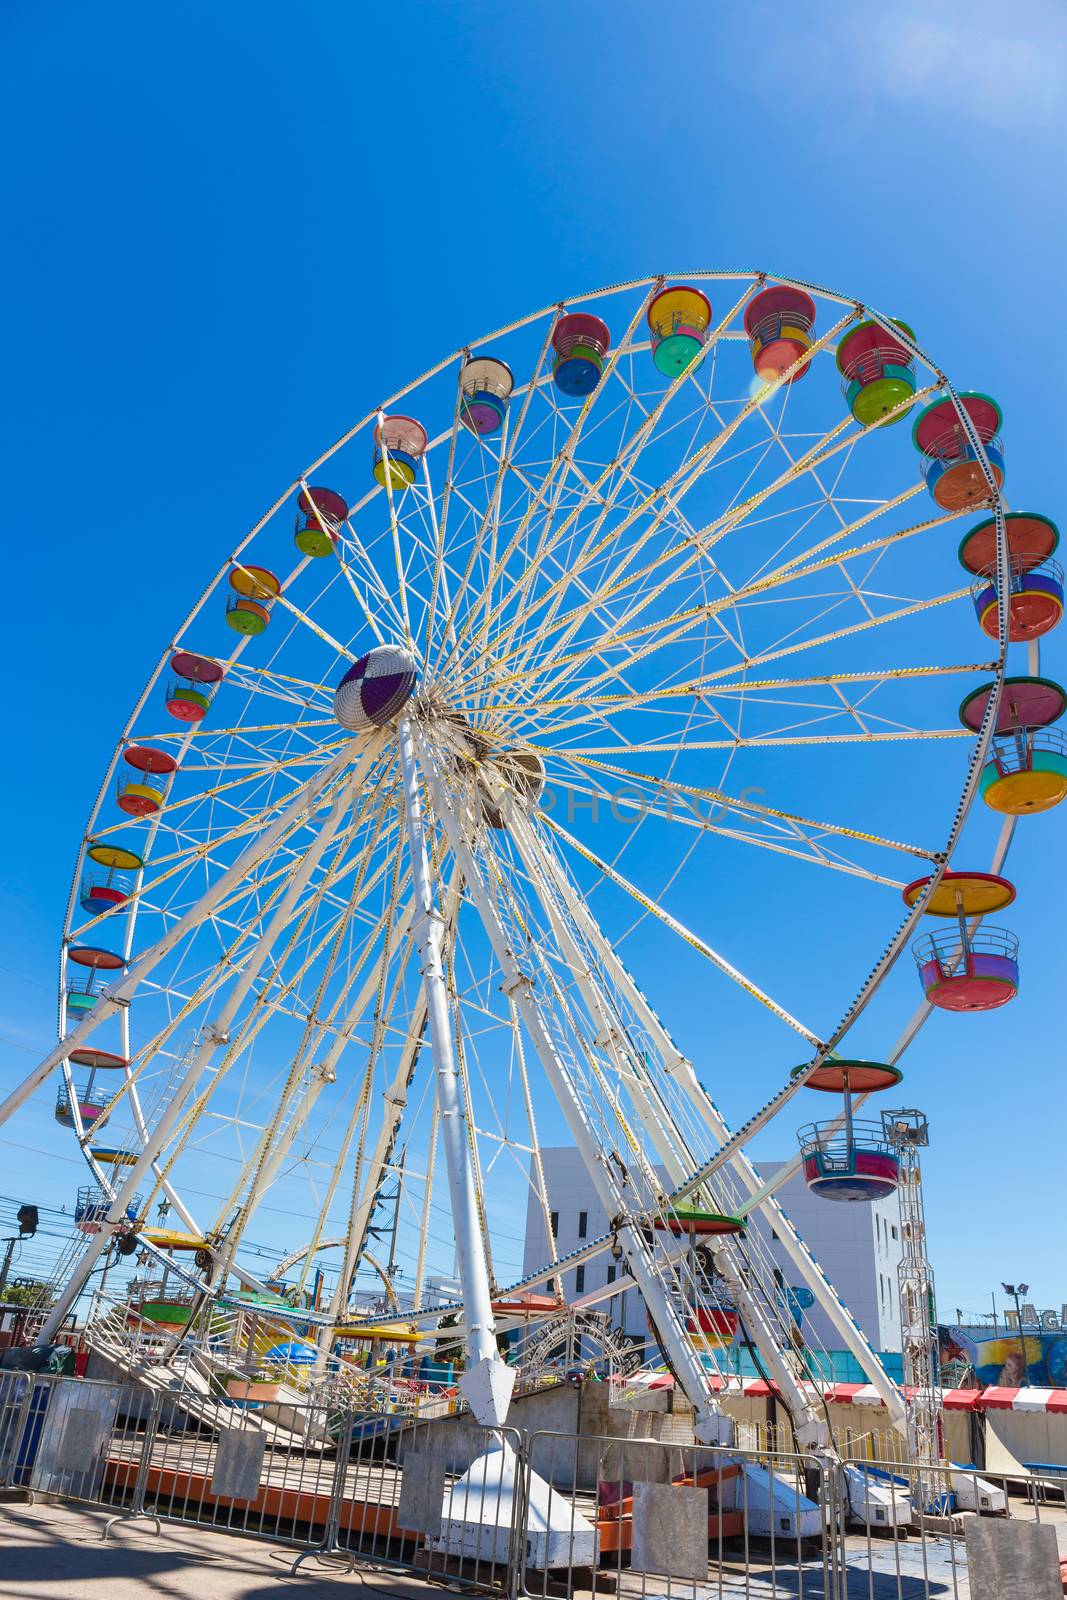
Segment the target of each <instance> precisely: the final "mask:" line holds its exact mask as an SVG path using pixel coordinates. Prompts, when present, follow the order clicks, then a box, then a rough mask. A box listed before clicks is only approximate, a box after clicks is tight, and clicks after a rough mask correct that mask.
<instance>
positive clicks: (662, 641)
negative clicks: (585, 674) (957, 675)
mask: <svg viewBox="0 0 1067 1600" xmlns="http://www.w3.org/2000/svg"><path fill="white" fill-rule="evenodd" d="M969 593H970V590H969V589H953V590H951V591H950V592H949V593H948V594H942V595H936V596H934V597H932V598H931V599H928V600H919V601H916V602H914V603H913V604H911V605H907V606H902V607H899V608H898V609H897V610H895V611H888V612H885V613H883V614H882V615H881V616H875V617H867V618H865V619H864V620H863V621H862V622H855V623H850V624H847V625H846V626H844V627H841V628H836V629H834V630H832V631H831V632H829V633H824V634H820V635H819V636H817V637H816V638H809V639H801V640H797V641H794V642H793V643H792V644H789V645H784V646H782V647H781V648H780V649H777V650H763V651H760V652H759V653H758V654H757V655H753V656H751V657H750V658H749V659H748V660H747V661H745V662H744V664H743V665H744V669H745V670H748V669H751V668H753V667H761V666H765V665H766V664H767V663H768V662H771V661H781V660H784V659H785V658H786V657H787V656H792V655H796V654H798V653H799V652H801V651H803V650H811V649H815V648H816V647H818V646H822V645H828V644H834V643H836V642H837V641H838V640H840V639H846V638H849V637H851V636H852V635H854V634H857V633H863V632H866V631H867V630H869V629H871V628H879V627H883V626H884V625H885V624H886V623H889V622H898V621H901V620H902V619H904V618H906V617H913V616H918V615H919V614H920V613H921V612H924V611H930V610H932V609H933V608H934V607H935V606H941V605H948V604H950V603H952V602H953V601H956V600H962V599H963V598H964V597H965V596H967V595H969ZM704 614H705V608H704V607H703V606H697V607H694V608H692V610H691V611H690V612H689V614H688V615H685V614H682V615H680V616H679V617H678V618H676V619H672V623H673V625H672V626H671V627H669V628H668V630H667V632H666V634H665V635H663V636H662V637H660V638H658V639H655V640H653V641H651V642H646V643H645V644H643V645H642V646H641V647H640V648H639V649H636V650H632V649H629V648H628V647H629V646H630V645H631V644H632V643H633V637H632V636H627V635H624V634H620V635H619V636H617V637H616V638H615V639H614V640H613V641H612V642H613V645H614V646H615V647H617V648H618V647H627V657H626V665H627V667H628V668H632V666H633V665H634V664H635V663H636V662H637V661H641V660H645V659H647V657H649V656H651V655H653V654H655V653H656V651H658V650H661V649H663V648H665V646H667V645H668V644H674V643H676V642H677V641H678V640H679V639H682V638H684V637H685V636H686V635H687V634H689V633H691V632H692V630H693V629H694V628H696V627H698V626H699V625H700V623H701V622H702V621H703V620H704ZM642 632H644V630H638V634H640V633H642ZM738 670H739V669H738V666H737V664H736V663H731V664H730V665H729V666H726V667H721V668H719V669H718V671H717V672H715V673H712V674H708V675H707V676H708V678H709V680H710V679H714V678H716V677H717V678H726V677H729V676H730V675H731V674H736V672H737V671H738ZM613 675H614V674H613V673H611V672H602V673H600V674H597V675H595V676H594V677H593V678H591V679H587V680H586V681H585V683H584V684H583V688H584V689H585V691H586V692H587V693H588V691H589V690H591V689H594V688H596V687H597V686H598V685H599V684H601V683H605V682H608V681H609V680H610V678H611V677H612V676H613ZM552 731H556V730H552ZM597 753H598V754H599V753H600V752H597Z"/></svg>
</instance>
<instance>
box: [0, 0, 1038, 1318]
mask: <svg viewBox="0 0 1067 1600" xmlns="http://www.w3.org/2000/svg"><path fill="white" fill-rule="evenodd" d="M964 16H966V25H964V23H963V22H962V20H961V19H962V18H963V17H964ZM0 28H2V32H3V36H4V44H5V50H4V56H5V62H6V71H5V84H4V94H3V97H2V100H0V119H2V123H3V128H2V133H3V139H4V144H5V148H6V149H7V150H8V152H9V161H8V164H7V174H6V178H5V184H6V187H7V191H8V192H7V196H6V206H5V214H6V219H7V224H8V228H7V234H8V237H7V246H6V249H5V251H4V255H3V259H2V262H0V279H2V282H3V290H4V302H5V305H6V308H7V311H8V316H7V319H6V320H7V324H8V327H7V337H6V340H5V346H6V348H5V359H4V362H3V374H2V377H0V383H2V385H3V426H2V432H0V439H2V444H0V449H3V451H4V453H5V454H6V456H7V468H6V480H7V482H8V485H9V488H8V518H7V528H8V533H7V539H6V541H5V548H6V552H7V572H6V590H7V593H6V600H7V608H6V619H5V622H6V626H5V659H6V666H7V715H6V717H5V734H6V743H7V756H8V773H9V777H8V783H7V784H6V785H5V788H4V793H3V801H2V803H3V807H4V812H5V816H4V834H3V837H4V839H5V842H6V846H7V848H6V850H5V852H4V863H3V869H2V872H3V931H2V934H0V965H2V974H0V976H2V979H3V987H4V991H5V996H6V998H5V1001H4V1005H3V1011H2V1016H0V1040H2V1043H3V1045H4V1056H3V1062H4V1066H3V1071H4V1075H5V1077H6V1078H10V1079H11V1080H14V1079H15V1078H17V1077H19V1076H21V1075H22V1074H23V1072H24V1071H25V1070H26V1069H27V1068H28V1067H29V1066H30V1065H31V1064H32V1061H33V1059H34V1056H35V1054H36V1053H37V1052H38V1051H43V1050H44V1049H45V1048H46V1047H47V1046H48V1044H49V1043H50V1030H51V1028H52V1024H53V997H54V972H55V953H56V941H57V938H58V934H59V930H60V927H61V922H62V914H63V906H64V903H65V899H66V894H67V889H68V884H69V874H70V869H71V863H72V858H73V853H74V849H75V846H76V842H77V838H78V835H79V833H80V830H81V827H82V825H83V820H84V817H85V815H86V813H87V812H88V809H89V806H90V803H91V801H92V798H93V795H94V794H95V791H96V787H97V784H98V781H99V773H100V770H101V768H102V767H103V765H104V763H105V761H106V759H107V756H108V754H109V752H110V749H111V747H112V745H113V742H114V739H115V737H116V735H117V733H118V731H119V729H120V728H121V726H122V724H123V721H124V719H125V717H126V714H127V711H128V708H129V705H130V704H131V702H132V700H133V699H134V697H135V695H136V694H137V692H138V691H139V690H140V687H141V685H142V683H143V682H144V680H145V678H146V676H147V674H148V672H149V671H150V670H151V667H152V665H153V664H154V661H155V659H156V656H157V654H158V650H159V647H160V641H161V638H162V637H163V635H165V634H166V633H167V631H168V629H169V628H170V627H171V626H172V625H173V623H174V621H175V620H176V619H177V618H178V616H179V615H180V614H183V613H184V611H185V610H186V608H187V606H188V605H189V603H190V602H191V600H192V599H193V597H194V596H195V594H197V593H198V592H199V590H200V588H201V586H202V583H203V582H204V581H206V579H207V577H208V575H209V574H210V573H211V572H212V571H213V570H214V568H215V566H216V564H217V561H218V555H219V549H220V545H221V543H222V542H223V541H224V540H225V539H227V538H229V537H230V536H231V535H230V530H232V529H234V528H242V527H245V526H247V525H248V524H250V523H251V522H252V521H253V520H254V518H255V516H256V515H258V513H259V512H260V510H261V509H262V508H263V507H264V506H265V505H266V504H267V503H268V502H269V501H270V500H271V499H273V497H274V495H275V493H276V492H277V491H278V490H279V489H280V488H281V487H283V486H284V484H285V483H287V482H288V481H289V480H290V478H291V477H292V475H293V471H294V469H295V468H296V467H298V466H299V465H301V464H302V463H303V462H305V461H306V460H308V459H310V458H311V457H312V456H313V455H315V454H317V453H318V451H319V450H320V449H321V448H322V447H323V445H324V444H325V443H326V442H328V441H330V440H332V439H333V438H335V437H336V436H337V435H338V434H339V433H341V432H342V430H343V429H344V427H345V426H346V425H347V424H348V423H349V421H350V420H351V419H352V418H353V417H354V416H355V415H357V414H361V413H362V412H363V411H365V410H366V409H367V408H368V407H369V406H370V405H371V404H372V403H374V402H375V401H376V400H377V399H378V398H379V397H380V396H381V395H384V394H386V393H388V392H389V391H390V390H392V389H393V388H395V387H396V386H397V385H398V384H399V383H401V382H402V381H404V380H406V379H407V378H409V377H411V376H413V375H414V374H416V373H417V372H419V371H421V370H422V369H423V368H424V367H426V366H427V365H429V364H430V362H431V361H433V360H435V359H437V358H438V357H439V356H441V355H443V354H445V353H447V352H448V351H449V350H451V349H454V348H455V347H457V346H458V345H460V344H462V343H463V342H465V341H466V340H467V339H469V338H472V337H475V336H477V335H479V334H481V333H482V332H484V331H485V330H486V329H489V328H491V327H494V326H496V325H497V324H499V323H503V322H506V321H508V320H509V319H510V318H511V317H513V316H516V315H519V314H520V313H522V312H524V311H526V310H529V309H532V308H534V307H536V306H539V305H542V304H544V303H547V302H550V301H552V300H554V299H555V298H557V297H558V296H561V295H565V294H572V293H575V292H577V291H579V290H581V289H583V288H592V287H595V286H596V285H598V284H606V283H610V282H614V281H616V280H619V279H625V278H629V277H632V276H636V275H639V274H642V273H645V272H658V271H663V272H666V273H670V274H672V275H674V274H678V275H681V274H684V271H685V269H686V268H697V267H705V266H709V267H711V266H715V267H720V266H721V267H728V266H749V265H751V266H757V267H767V268H769V269H771V270H778V271H781V272H783V273H787V274H790V275H795V276H797V277H800V278H809V279H811V280H813V281H816V282H824V283H827V284H829V285H832V286H834V287H836V288H840V289H843V290H846V291H850V292H854V293H855V294H856V295H857V296H858V297H861V298H863V299H866V300H869V301H870V302H871V303H873V304H876V305H878V306H881V307H883V308H885V309H886V310H888V311H890V312H892V313H896V314H900V315H903V316H905V317H906V318H907V319H908V320H909V321H910V322H911V323H912V324H913V325H914V326H915V327H916V329H917V330H919V332H920V337H921V338H922V340H923V343H924V344H925V346H926V348H927V349H928V350H929V351H930V352H931V354H933V355H934V356H935V357H936V358H938V359H939V360H940V361H941V362H942V364H943V366H944V368H945V370H946V371H948V372H949V373H950V374H951V375H952V376H953V378H954V380H955V381H956V382H957V383H958V384H960V385H962V386H965V387H967V386H973V387H976V388H980V389H984V390H988V391H990V392H992V393H994V394H995V395H996V396H997V397H998V398H999V400H1000V401H1001V403H1002V405H1003V407H1004V411H1005V428H1004V434H1005V439H1006V442H1007V447H1008V452H1009V488H1010V490H1011V492H1012V495H1013V498H1014V503H1016V504H1025V505H1028V506H1031V507H1033V508H1034V509H1041V510H1044V511H1046V512H1048V513H1049V514H1051V515H1052V516H1054V517H1057V516H1059V515H1060V513H1061V512H1062V508H1063V507H1062V502H1063V494H1062V466H1061V462H1062V448H1061V446H1062V439H1063V437H1064V432H1065V424H1067V417H1065V414H1064V412H1065V407H1064V382H1063V368H1064V359H1065V354H1067V346H1065V341H1064V339H1063V336H1062V313H1061V310H1060V306H1061V300H1062V261H1063V258H1064V250H1065V244H1067V240H1065V237H1064V234H1065V223H1064V213H1063V208H1062V206H1061V205H1060V204H1059V201H1058V197H1059V196H1060V195H1062V192H1063V179H1064V141H1063V133H1062V118H1061V107H1062V103H1063V97H1064V91H1065V88H1067V67H1065V61H1064V46H1063V37H1062V35H1063V29H1062V9H1061V8H1060V7H1059V6H1056V5H1052V4H1049V5H1042V4H1035V3H1030V0H1023V3H1021V4H1017V5H1015V6H1014V7H1012V8H1011V9H1010V11H1005V10H1004V8H1002V7H993V6H991V5H987V4H985V3H982V4H977V5H972V6H969V7H967V8H966V11H964V8H962V7H958V6H942V5H937V4H925V5H919V4H914V5H912V4H910V3H902V0H895V3H889V4H885V5H882V6H880V7H879V8H878V10H877V15H875V14H874V12H873V8H866V7H855V6H851V5H847V4H842V5H837V4H832V3H820V4H806V5H805V4H801V5H796V6H792V7H790V8H788V10H785V9H783V8H782V7H780V6H777V5H762V4H756V3H745V4H733V3H726V4H716V5H708V4H706V3H705V4H699V3H694V0H682V3H679V4H676V5H675V6H673V7H672V8H671V12H670V21H669V24H668V23H665V21H664V13H663V12H662V10H661V9H659V8H654V7H648V6H645V5H643V4H636V3H630V0H624V3H621V4H620V3H613V4H608V3H598V0H586V3H578V4H571V5H566V6H565V5H563V4H547V3H537V0H532V3H528V4H526V5H524V6H522V7H521V8H520V7H513V6H499V5H493V4H488V3H483V0H467V3H463V4H460V3H455V4H444V3H434V0H428V3H423V4H418V5H414V4H397V3H394V4H392V5H391V6H389V7H380V8H370V7H362V6H359V7H357V6H351V5H347V4H343V3H335V4H327V3H318V4H308V5H304V6H299V7H297V6H287V5H281V4H267V3H259V4H254V5H253V4H241V3H237V0H235V3H232V4H230V5H227V6H225V7H217V6H206V5H195V4H194V5H188V6H184V7H181V8H168V7H161V6H154V7H144V6H141V5H137V4H122V3H113V4H111V5H109V6H107V7H103V8H92V9H87V8H85V7H84V6H81V5H78V4H58V3H56V4H52V5H50V6H47V7H45V6H36V7H34V6H26V5H23V6H13V7H9V8H8V9H7V10H6V12H5V15H4V19H3V22H2V24H0ZM1061 520H1062V519H1061ZM222 529H224V530H227V531H226V532H220V530H222ZM1046 661H1047V664H1048V670H1049V671H1050V672H1051V673H1052V675H1054V676H1060V677H1067V661H1064V659H1063V644H1062V641H1061V639H1060V638H1058V637H1054V638H1053V639H1052V641H1051V643H1050V647H1049V650H1048V653H1047V657H1046ZM1057 668H1058V670H1057ZM1062 851H1063V825H1062V820H1061V818H1060V817H1059V816H1057V815H1055V814H1053V815H1052V816H1049V817H1044V818H1037V819H1033V820H1031V821H1029V822H1024V823H1023V824H1022V826H1021V829H1020V833H1019V835H1018V842H1017V844H1016V847H1015V850H1014V852H1013V857H1012V863H1011V866H1012V870H1013V872H1014V874H1015V876H1016V877H1017V879H1018V881H1019V885H1020V891H1021V893H1020V900H1019V902H1018V904H1017V906H1015V907H1013V909H1012V912H1011V918H1010V920H1011V923H1012V925H1013V926H1014V927H1015V929H1016V931H1017V932H1018V933H1019V934H1020V937H1021V938H1022V940H1023V960H1024V989H1023V993H1022V994H1021V996H1020V998H1019V1000H1018V1001H1017V1002H1016V1003H1015V1004H1014V1005H1012V1006H1011V1007H1009V1008H1008V1009H1007V1010H1006V1011H1005V1012H1002V1013H1000V1014H998V1015H997V1016H995V1017H991V1018H986V1019H981V1020H980V1021H979V1020H977V1019H969V1018H967V1019H951V1018H946V1019H940V1018H938V1019H935V1022H934V1024H933V1025H932V1026H931V1028H929V1029H928V1030H927V1033H926V1034H925V1035H924V1037H923V1044H922V1047H921V1051H919V1052H916V1056H915V1057H914V1058H913V1067H914V1075H913V1077H911V1078H909V1083H910V1084H913V1085H914V1095H913V1096H912V1098H914V1099H915V1100H917V1101H918V1102H919V1103H920V1104H922V1105H923V1106H924V1107H925V1109H926V1110H927V1112H928V1113H929V1115H930V1118H931V1123H932V1125H933V1137H934V1146H933V1148H932V1150H931V1156H930V1160H929V1162H928V1183H927V1187H928V1191H929V1205H930V1212H931V1216H930V1224H931V1237H932V1241H933V1247H934V1252H935V1265H936V1268H937V1272H938V1278H939V1291H940V1298H941V1303H942V1310H943V1311H944V1312H947V1311H948V1310H949V1309H950V1308H952V1307H954V1306H956V1305H959V1306H962V1307H964V1308H971V1307H976V1308H978V1307H981V1306H982V1305H984V1304H986V1303H987V1297H988V1290H989V1288H990V1286H991V1285H993V1284H995V1283H998V1282H999V1280H1000V1278H1001V1277H1007V1278H1018V1277H1023V1278H1025V1279H1026V1280H1027V1281H1029V1283H1030V1284H1031V1285H1032V1286H1033V1290H1034V1294H1035V1296H1036V1298H1037V1300H1038V1301H1039V1302H1040V1303H1041V1304H1042V1305H1044V1304H1057V1305H1058V1304H1059V1301H1060V1299H1062V1298H1064V1294H1063V1292H1062V1291H1064V1290H1065V1288H1067V1285H1065V1284H1064V1281H1063V1279H1062V1276H1061V1275H1060V1274H1059V1272H1058V1271H1057V1262H1058V1260H1059V1259H1060V1258H1061V1256H1062V1249H1061V1248H1060V1246H1061V1236H1060V1217H1061V1213H1062V1204H1060V1203H1059V1202H1058V1199H1057V1196H1058V1194H1059V1190H1058V1187H1057V1186H1058V1183H1059V1179H1060V1173H1061V1170H1062V1160H1063V1149H1062V1118H1061V1115H1060V1108H1061V1107H1062V1098H1063V1097H1062V1088H1061V1072H1062V1069H1061V1062H1062V1054H1063V1052H1062V1045H1061V1034H1060V1012H1059V1006H1058V1000H1059V994H1060V988H1061V986H1062V970H1063V966H1062V953H1061V952H1062V934H1061V927H1062V917H1061V904H1062V896H1063V893H1064V878H1063V870H1062ZM844 998H845V997H844V996H843V997H842V999H843V1000H844ZM720 1098H721V1099H722V1100H723V1102H724V1104H725V1105H726V1107H727V1109H728V1110H729V1111H730V1113H731V1115H736V1114H738V1113H743V1112H744V1110H745V1109H747V1108H748V1105H747V1102H746V1100H745V1098H744V1095H743V1094H740V1095H739V1094H737V1092H736V1088H735V1089H734V1091H733V1093H731V1092H729V1091H728V1092H725V1093H723V1094H722V1095H721V1096H720ZM50 1102H51V1096H50V1094H42V1095H41V1096H40V1097H39V1098H38V1102H37V1103H36V1104H35V1106H34V1107H33V1108H32V1109H31V1111H30V1112H29V1113H28V1114H27V1116H26V1118H25V1119H23V1121H21V1122H20V1123H19V1124H16V1125H13V1126H9V1127H8V1128H6V1129H5V1130H3V1133H2V1135H0V1138H2V1139H3V1140H4V1141H6V1142H3V1143H0V1160H2V1165H0V1171H2V1172H3V1174H4V1176H3V1180H2V1181H0V1190H2V1191H3V1193H4V1194H7V1195H10V1196H14V1197H17V1198H33V1199H37V1198H40V1199H42V1200H47V1201H49V1202H51V1203H56V1204H59V1203H62V1200H63V1199H64V1198H69V1191H70V1189H71V1188H72V1187H73V1185H74V1184H75V1183H76V1182H77V1181H78V1179H79V1176H80V1175H79V1173H78V1171H77V1168H76V1166H75V1165H70V1164H67V1163H68V1162H69V1161H70V1154H69V1152H67V1151H64V1152H63V1154H64V1158H65V1159H64V1160H63V1161H52V1162H46V1161H45V1160H44V1159H43V1158H42V1156H40V1155H38V1154H37V1153H36V1152H37V1151H38V1150H42V1151H43V1150H53V1151H55V1150H59V1149H62V1147H61V1146H60V1145H59V1144H58V1130H57V1129H56V1128H55V1124H54V1123H53V1122H52V1120H51V1112H50ZM752 1103H753V1104H754V1103H755V1101H754V1100H753V1102H752ZM810 1114H811V1113H810V1111H808V1110H807V1109H805V1110H804V1111H803V1113H799V1112H798V1113H797V1115H796V1116H795V1117H792V1116H791V1117H790V1121H789V1126H788V1128H783V1129H782V1130H781V1137H780V1139H779V1138H778V1136H777V1135H775V1136H774V1137H772V1138H769V1139H765V1140H764V1141H763V1143H762V1145H761V1147H760V1151H759V1153H760V1154H761V1155H767V1156H770V1155H774V1154H776V1153H779V1152H780V1151H784V1150H786V1149H788V1148H789V1146H790V1145H791V1143H792V1125H793V1122H794V1121H797V1122H799V1121H803V1120H806V1118H807V1116H809V1115H810ZM12 1140H15V1141H20V1142H21V1143H22V1145H23V1146H24V1148H23V1149H21V1150H20V1149H17V1148H16V1147H15V1145H14V1144H13V1143H12V1142H10V1141H12ZM25 1147H28V1148H25ZM0 1205H2V1202H0ZM6 1214H7V1213H6V1211H3V1210H0V1216H4V1217H5V1218H6Z"/></svg>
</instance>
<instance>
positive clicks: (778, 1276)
mask: <svg viewBox="0 0 1067 1600" xmlns="http://www.w3.org/2000/svg"><path fill="white" fill-rule="evenodd" d="M774 1281H775V1284H776V1285H777V1286H778V1288H779V1289H784V1288H785V1279H784V1278H783V1276H782V1269H781V1267H775V1269H774Z"/></svg>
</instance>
